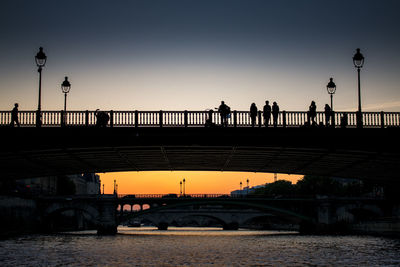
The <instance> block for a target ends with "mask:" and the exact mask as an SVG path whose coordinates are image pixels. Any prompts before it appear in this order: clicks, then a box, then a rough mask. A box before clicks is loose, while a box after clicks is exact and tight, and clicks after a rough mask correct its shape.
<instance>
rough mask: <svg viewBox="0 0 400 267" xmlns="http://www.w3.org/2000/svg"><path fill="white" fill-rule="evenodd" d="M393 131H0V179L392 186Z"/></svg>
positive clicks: (399, 155)
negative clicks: (89, 177) (296, 177)
mask: <svg viewBox="0 0 400 267" xmlns="http://www.w3.org/2000/svg"><path fill="white" fill-rule="evenodd" d="M399 133H400V128H385V129H330V128H268V129H267V128H144V127H143V128H142V127H141V128H132V127H129V128H128V127H127V128H123V127H119V128H94V127H93V128H90V127H89V128H85V127H65V128H2V129H1V134H2V136H3V145H2V150H1V151H0V168H1V169H2V177H3V178H23V177H37V176H46V175H56V174H74V173H83V172H111V171H154V170H193V171H250V172H277V173H289V174H313V175H323V176H337V177H358V178H363V179H376V180H386V181H391V182H394V181H397V178H398V165H399V163H400V150H399V146H400V142H399V141H398V136H399Z"/></svg>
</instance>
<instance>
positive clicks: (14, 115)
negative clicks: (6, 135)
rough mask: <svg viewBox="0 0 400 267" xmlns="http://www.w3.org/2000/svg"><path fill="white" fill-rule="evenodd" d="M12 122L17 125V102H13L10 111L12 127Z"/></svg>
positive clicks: (12, 124) (12, 125)
mask: <svg viewBox="0 0 400 267" xmlns="http://www.w3.org/2000/svg"><path fill="white" fill-rule="evenodd" d="M14 122H15V123H16V124H17V126H18V127H19V126H20V124H19V120H18V103H15V104H14V108H13V109H12V111H11V123H10V125H11V127H14Z"/></svg>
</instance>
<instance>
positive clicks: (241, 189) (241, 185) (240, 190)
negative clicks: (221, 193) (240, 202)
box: [240, 182, 242, 191]
mask: <svg viewBox="0 0 400 267" xmlns="http://www.w3.org/2000/svg"><path fill="white" fill-rule="evenodd" d="M240 191H242V182H240Z"/></svg>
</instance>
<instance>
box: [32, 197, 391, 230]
mask: <svg viewBox="0 0 400 267" xmlns="http://www.w3.org/2000/svg"><path fill="white" fill-rule="evenodd" d="M37 203H38V207H39V209H40V211H39V212H38V214H41V218H40V220H41V221H42V223H43V224H49V225H51V224H52V221H53V218H56V217H57V214H60V213H62V212H64V211H68V210H78V211H80V212H83V213H84V214H86V215H87V219H88V220H90V221H91V222H92V224H94V225H96V226H97V229H98V232H99V234H114V233H116V231H117V226H118V224H119V223H121V222H123V221H127V220H129V219H132V218H139V217H142V218H145V219H147V220H150V221H152V222H153V223H155V224H156V225H157V226H158V227H159V228H160V229H166V228H167V227H168V225H169V224H170V223H171V222H172V221H173V220H176V219H177V218H182V217H185V216H203V217H204V216H205V217H211V218H214V219H216V220H217V221H219V222H220V223H221V225H222V226H223V227H224V229H237V227H238V226H239V225H241V224H242V223H243V222H245V221H247V220H249V219H251V218H256V217H260V216H263V217H279V218H284V219H285V220H286V221H290V222H293V223H296V224H304V223H306V224H308V225H314V227H318V228H319V229H328V228H329V227H331V226H333V225H335V224H337V223H339V222H346V223H351V222H357V221H358V220H359V219H360V218H361V219H363V218H365V215H363V214H369V216H371V215H372V216H373V218H379V217H385V216H391V211H392V210H393V207H392V206H393V203H390V202H387V201H385V200H382V199H368V198H365V199H364V198H322V199H315V198H311V199H310V198H297V199H293V198H286V199H274V198H265V197H262V196H258V197H238V196H227V195H219V196H218V197H217V196H212V195H208V196H207V195H199V196H192V197H189V196H187V195H186V196H179V197H178V196H171V195H167V196H166V197H154V196H152V197H136V196H135V197H133V196H127V197H122V198H118V197H117V196H116V195H93V196H65V197H42V198H39V199H37ZM139 203H141V204H143V203H145V204H148V205H149V206H150V208H149V209H146V210H142V211H139V212H123V207H124V205H126V204H129V205H136V204H139ZM215 206H217V207H219V208H215ZM188 207H191V208H188ZM388 211H389V213H388V214H386V213H387V212H388ZM385 212H386V213H385ZM359 214H362V215H363V216H364V217H359ZM327 227H328V228H327Z"/></svg>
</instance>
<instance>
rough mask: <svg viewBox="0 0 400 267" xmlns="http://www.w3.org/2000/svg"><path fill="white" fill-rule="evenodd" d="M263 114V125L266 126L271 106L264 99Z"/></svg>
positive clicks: (269, 117)
mask: <svg viewBox="0 0 400 267" xmlns="http://www.w3.org/2000/svg"><path fill="white" fill-rule="evenodd" d="M263 116H264V125H265V127H268V124H269V120H270V119H271V106H270V105H269V101H268V100H267V101H265V106H264V109H263Z"/></svg>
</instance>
